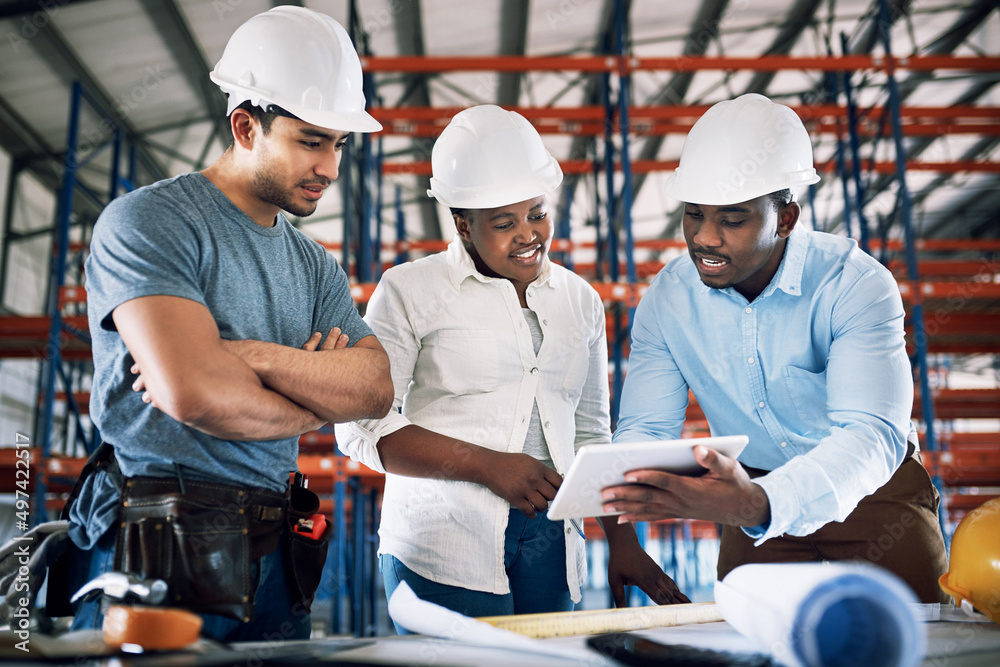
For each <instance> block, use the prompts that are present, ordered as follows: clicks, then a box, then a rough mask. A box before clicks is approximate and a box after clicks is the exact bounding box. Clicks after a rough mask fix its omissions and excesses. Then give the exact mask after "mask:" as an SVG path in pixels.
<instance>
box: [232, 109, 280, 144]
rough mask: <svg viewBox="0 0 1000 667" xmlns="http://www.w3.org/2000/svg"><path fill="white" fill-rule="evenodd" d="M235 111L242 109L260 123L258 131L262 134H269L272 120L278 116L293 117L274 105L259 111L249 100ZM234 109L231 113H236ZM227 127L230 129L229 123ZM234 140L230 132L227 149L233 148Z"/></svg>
mask: <svg viewBox="0 0 1000 667" xmlns="http://www.w3.org/2000/svg"><path fill="white" fill-rule="evenodd" d="M236 109H243V110H244V111H246V112H248V113H249V114H250V115H251V116H253V119H254V120H255V121H257V122H258V123H260V129H261V130H263V132H264V134H270V133H271V123H273V122H274V119H275V118H277V117H278V116H289V117H291V118H294V117H295V116H292V114H290V113H288V112H287V111H285V110H284V109H282V108H281V107H279V106H276V105H274V104H271V105H268V107H267V109H261V108H260V107H259V106H257V105H256V104H253V103H252V102H251V101H250V100H246V101H244V102H243V103H242V104H240V105H239V106H238V107H236ZM236 109H233V111H236ZM232 117H233V114H229V119H232ZM229 127H230V128H232V124H231V121H230V126H229ZM235 140H236V138H235V137H234V136H233V135H232V132H230V134H229V148H232V147H233V143H234V142H235Z"/></svg>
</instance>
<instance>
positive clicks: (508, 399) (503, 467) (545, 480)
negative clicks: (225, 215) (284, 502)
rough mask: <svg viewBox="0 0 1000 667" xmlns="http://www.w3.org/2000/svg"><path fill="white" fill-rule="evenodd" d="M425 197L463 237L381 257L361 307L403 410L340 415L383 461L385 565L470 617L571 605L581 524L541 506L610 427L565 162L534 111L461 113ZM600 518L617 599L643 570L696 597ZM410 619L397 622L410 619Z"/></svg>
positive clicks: (663, 591)
mask: <svg viewBox="0 0 1000 667" xmlns="http://www.w3.org/2000/svg"><path fill="white" fill-rule="evenodd" d="M431 161H432V167H433V172H434V177H433V178H432V179H431V189H430V190H428V194H429V195H431V196H433V197H435V198H436V199H437V200H438V201H439V202H441V203H442V204H444V205H446V206H448V207H449V208H451V211H452V217H453V219H454V222H455V229H456V231H457V236H456V238H455V239H454V241H452V243H451V244H450V245H449V247H448V249H447V250H446V251H445V252H443V253H440V254H437V255H433V256H430V257H426V258H423V259H419V260H416V261H414V262H410V263H407V264H402V265H400V266H397V267H394V268H392V269H389V270H388V271H386V272H385V274H384V276H383V277H382V280H381V282H380V283H379V285H378V287H377V288H376V290H375V292H374V294H373V295H372V298H371V300H370V302H369V304H368V310H367V314H366V316H365V321H366V322H367V323H368V324H369V325H370V326H371V327H372V329H373V330H374V331H375V334H376V335H377V336H378V338H379V341H380V342H381V343H382V345H383V346H384V347H385V349H386V352H387V353H388V354H389V358H390V361H391V367H392V378H393V383H394V385H395V394H396V398H395V403H394V406H393V407H394V409H393V410H391V411H390V412H389V414H388V415H387V416H386V417H385V418H383V419H378V420H365V421H360V422H354V423H350V424H342V425H339V426H338V427H337V441H338V443H339V446H340V448H341V449H342V450H343V451H344V452H345V453H347V454H349V455H350V456H351V457H352V458H354V459H355V460H358V461H361V462H362V463H364V464H365V465H367V466H368V467H370V468H372V469H374V470H378V471H382V472H385V473H386V484H385V494H384V496H383V502H382V520H381V525H380V527H379V538H380V544H379V566H380V569H381V571H382V575H383V579H384V581H385V585H386V594H387V595H389V596H391V594H392V591H393V590H394V589H395V587H396V586H397V585H398V583H399V581H400V580H405V581H406V582H407V583H408V584H409V585H410V587H411V588H413V590H414V591H415V592H416V594H417V595H418V596H419V597H421V598H423V599H426V600H429V601H431V602H435V603H437V604H441V605H443V606H445V607H448V608H450V609H453V610H455V611H458V612H460V613H463V614H466V615H469V616H492V615H503V614H512V613H519V614H520V613H540V612H551V611H563V610H569V609H572V608H573V604H574V603H575V602H579V600H580V586H581V583H582V582H583V581H584V579H585V576H586V561H585V557H584V548H583V536H582V535H581V534H579V531H578V530H577V529H576V528H575V527H574V526H573V524H572V522H569V521H567V522H562V521H555V522H554V521H550V520H549V519H548V518H547V517H546V515H545V511H546V509H547V508H548V503H549V501H551V500H552V498H554V497H555V493H556V490H557V489H558V487H559V484H560V482H561V480H562V475H563V474H565V472H566V470H567V469H568V468H569V465H570V463H571V461H572V459H573V455H574V453H575V451H576V449H577V448H579V447H580V446H582V445H585V444H590V443H608V442H610V440H611V432H610V419H609V415H608V411H609V399H608V373H607V340H606V337H605V314H604V306H603V304H602V302H601V300H600V298H599V297H598V295H597V293H596V292H595V291H594V289H593V288H592V287H590V285H588V284H587V283H586V281H584V280H583V279H581V278H580V277H578V276H577V275H576V274H574V273H572V272H571V271H568V270H566V269H564V268H563V267H561V266H558V265H555V264H552V263H551V262H550V261H549V259H548V249H549V244H550V242H551V240H552V232H553V225H552V218H551V216H550V215H549V208H548V202H547V199H546V195H548V194H549V193H551V192H552V191H554V190H555V189H556V188H557V187H558V186H559V184H560V183H561V181H562V171H561V170H560V168H559V165H558V163H557V162H556V161H555V159H553V158H552V156H551V155H550V154H549V152H548V151H547V150H546V149H545V147H544V145H543V144H542V141H541V137H539V136H538V133H537V132H536V131H535V129H534V128H533V127H532V126H531V125H530V123H528V121H527V120H525V119H524V118H523V117H522V116H520V115H519V114H517V113H515V112H511V111H505V110H503V109H501V108H500V107H496V106H492V105H484V106H479V107H472V108H470V109H466V110H464V111H462V112H460V113H458V114H457V115H456V116H455V117H454V118H453V119H452V121H451V122H450V124H449V125H448V127H447V128H445V130H444V132H443V133H442V134H441V136H440V138H439V139H438V140H437V142H436V143H435V145H434V150H433V153H432V159H431ZM613 519H614V518H613V517H612V520H611V521H609V522H608V524H607V525H605V526H604V528H605V532H606V533H607V535H608V541H609V545H610V546H611V555H610V558H609V566H608V572H609V581H610V584H611V587H612V591H613V593H614V596H615V600H616V603H619V604H624V585H625V584H636V585H639V586H640V587H641V588H642V589H643V590H644V591H646V593H647V594H649V595H650V597H652V598H653V600H655V601H656V602H658V603H661V604H665V603H670V602H686V601H687V598H685V597H684V596H683V594H681V593H680V591H678V590H677V587H676V586H675V585H674V582H673V581H672V580H671V579H670V578H669V577H667V576H666V575H665V574H663V572H662V570H660V568H659V567H658V566H657V565H656V563H655V562H653V561H652V560H651V559H650V558H649V557H648V556H647V555H646V553H645V552H644V551H643V550H642V548H641V547H640V546H639V543H638V540H637V539H636V536H635V532H634V530H633V528H632V527H631V526H630V525H622V526H619V525H617V523H616V522H615V521H614V520H613ZM397 630H400V631H402V629H401V628H399V627H398V626H397Z"/></svg>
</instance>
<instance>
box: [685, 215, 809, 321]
mask: <svg viewBox="0 0 1000 667" xmlns="http://www.w3.org/2000/svg"><path fill="white" fill-rule="evenodd" d="M798 219H799V205H798V204H796V203H795V202H789V203H787V204H784V205H783V206H781V207H779V208H777V209H775V205H774V203H773V201H772V200H771V199H770V198H769V197H768V195H764V196H762V197H757V198H756V199H751V200H750V201H747V202H743V203H740V204H732V205H729V206H712V205H707V204H685V205H684V240H685V241H686V242H687V247H688V253H690V255H691V259H692V260H693V261H694V265H695V267H696V268H697V269H698V274H699V276H700V277H701V281H702V282H703V283H705V284H706V285H708V286H709V287H713V288H715V289H725V288H726V287H733V288H735V289H736V291H738V292H739V293H740V294H742V295H743V296H744V297H746V298H747V300H749V301H753V300H754V299H755V298H757V296H758V295H759V294H760V293H761V292H762V291H764V288H765V287H767V285H768V283H770V282H771V278H773V277H774V274H775V273H776V272H777V271H778V266H779V265H780V264H781V257H782V254H783V253H784V250H785V239H787V238H788V235H789V234H790V233H791V231H792V229H793V228H794V227H795V223H796V222H797V221H798Z"/></svg>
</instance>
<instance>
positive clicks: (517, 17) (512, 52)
mask: <svg viewBox="0 0 1000 667" xmlns="http://www.w3.org/2000/svg"><path fill="white" fill-rule="evenodd" d="M529 5H530V1H529V0H502V3H501V5H500V26H499V28H500V55H502V56H523V55H524V54H525V53H526V51H527V48H528V15H529V14H530V7H529ZM524 76H525V74H524V73H522V72H504V73H501V74H500V76H499V78H500V81H499V85H498V87H497V104H499V105H500V106H503V107H509V106H516V105H517V103H518V101H519V98H520V93H521V81H522V79H523V78H524Z"/></svg>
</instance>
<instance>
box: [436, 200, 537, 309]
mask: <svg viewBox="0 0 1000 667" xmlns="http://www.w3.org/2000/svg"><path fill="white" fill-rule="evenodd" d="M454 218H455V229H456V230H457V231H458V234H459V236H461V237H462V240H463V241H464V242H465V247H466V248H467V249H468V251H469V254H470V255H472V259H473V260H474V261H475V263H476V268H477V269H478V270H479V272H480V273H482V274H483V275H486V276H492V277H494V278H506V279H507V280H509V281H511V282H512V283H514V287H515V288H516V289H517V292H518V295H520V296H521V298H522V303H523V299H524V294H525V291H526V290H527V287H528V285H529V284H530V283H532V282H533V281H534V280H535V279H536V278H538V274H539V273H540V272H541V270H542V260H543V259H544V258H545V255H546V254H548V252H549V244H550V243H551V242H552V220H551V218H550V217H549V212H548V204H547V203H546V201H545V197H544V196H541V197H535V198H534V199H528V200H526V201H523V202H519V203H517V204H510V205H508V206H499V207H497V208H488V209H465V210H464V212H463V214H461V215H455V216H454Z"/></svg>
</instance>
